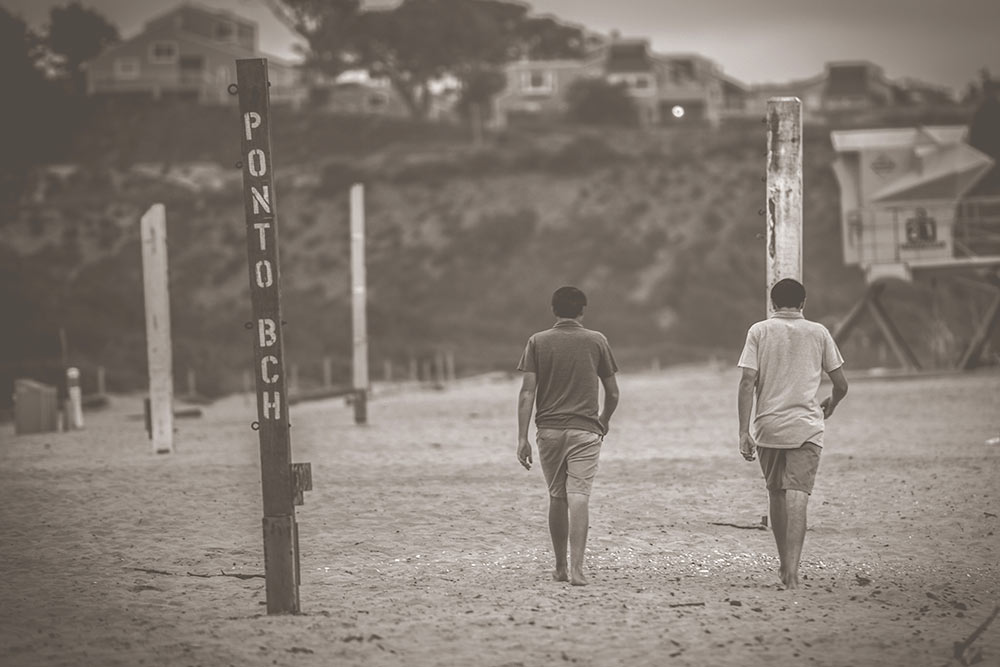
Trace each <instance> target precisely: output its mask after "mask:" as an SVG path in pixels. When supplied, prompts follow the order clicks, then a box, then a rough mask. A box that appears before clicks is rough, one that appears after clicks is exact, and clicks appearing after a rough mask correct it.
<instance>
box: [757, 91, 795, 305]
mask: <svg viewBox="0 0 1000 667" xmlns="http://www.w3.org/2000/svg"><path fill="white" fill-rule="evenodd" d="M766 121H767V200H766V201H765V202H764V205H765V211H766V212H767V216H766V219H767V234H766V235H765V237H766V242H767V248H766V250H765V255H766V265H767V274H766V275H767V285H766V289H765V293H764V300H765V303H766V304H767V316H768V317H770V316H771V314H772V313H773V312H774V306H773V305H772V304H771V288H772V287H773V286H774V284H775V283H776V282H778V281H779V280H782V279H783V278H794V279H795V280H798V281H799V282H802V102H801V101H800V100H799V98H797V97H772V98H771V99H769V100H768V101H767V119H766Z"/></svg>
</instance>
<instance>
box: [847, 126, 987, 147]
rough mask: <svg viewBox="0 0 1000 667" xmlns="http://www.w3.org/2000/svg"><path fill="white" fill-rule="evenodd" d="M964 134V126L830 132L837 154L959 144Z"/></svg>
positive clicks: (965, 133)
mask: <svg viewBox="0 0 1000 667" xmlns="http://www.w3.org/2000/svg"><path fill="white" fill-rule="evenodd" d="M967 134H968V128H967V127H965V126H964V125H930V126H925V127H901V128H891V129H875V130H836V131H834V132H831V133H830V138H831V140H832V141H833V148H834V150H836V151H837V152H838V153H847V152H853V151H862V150H872V149H880V148H881V149H892V148H911V147H912V148H916V147H918V146H921V145H926V144H930V145H949V144H956V143H961V142H962V141H964V140H965V137H966V135H967Z"/></svg>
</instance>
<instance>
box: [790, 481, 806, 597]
mask: <svg viewBox="0 0 1000 667" xmlns="http://www.w3.org/2000/svg"><path fill="white" fill-rule="evenodd" d="M808 505H809V494H808V493H806V492H805V491H795V490H793V489H788V490H787V491H785V511H786V513H787V514H788V523H787V526H788V529H787V532H786V534H785V575H786V577H787V579H786V581H785V586H786V587H787V588H798V587H799V559H800V558H801V557H802V544H803V543H804V542H805V539H806V508H807V507H808Z"/></svg>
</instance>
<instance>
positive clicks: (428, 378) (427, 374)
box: [420, 359, 434, 384]
mask: <svg viewBox="0 0 1000 667" xmlns="http://www.w3.org/2000/svg"><path fill="white" fill-rule="evenodd" d="M420 366H421V368H420V372H421V376H422V377H421V378H420V379H421V381H422V382H426V383H427V384H433V383H434V374H433V371H432V370H431V361H430V359H424V361H423V363H422V364H421V365H420Z"/></svg>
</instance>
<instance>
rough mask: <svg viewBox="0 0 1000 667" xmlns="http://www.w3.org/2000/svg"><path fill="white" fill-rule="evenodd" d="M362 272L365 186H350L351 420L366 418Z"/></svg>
mask: <svg viewBox="0 0 1000 667" xmlns="http://www.w3.org/2000/svg"><path fill="white" fill-rule="evenodd" d="M366 282H367V277H366V276H365V186H363V185H361V184H360V183H355V184H354V185H352V186H351V313H352V316H351V325H352V330H353V334H354V364H353V365H354V423H355V424H366V423H367V422H368V385H369V382H368V318H367V313H366V311H367V301H368V295H367V286H366Z"/></svg>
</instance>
